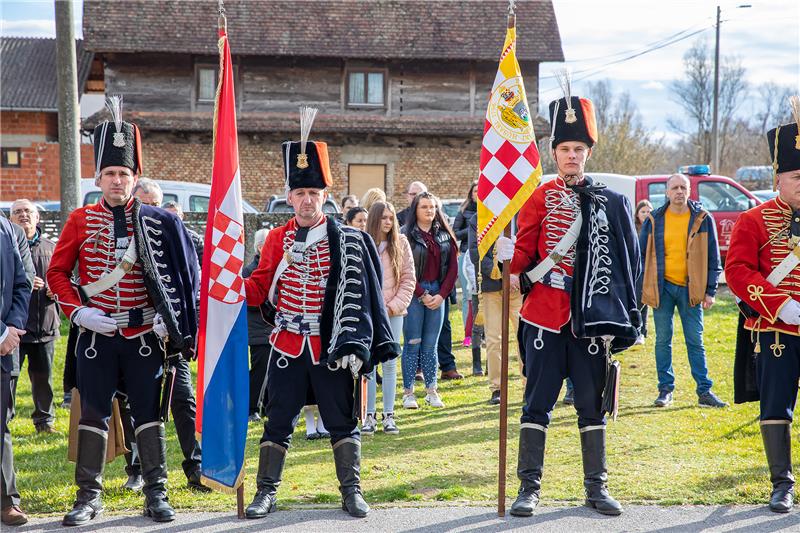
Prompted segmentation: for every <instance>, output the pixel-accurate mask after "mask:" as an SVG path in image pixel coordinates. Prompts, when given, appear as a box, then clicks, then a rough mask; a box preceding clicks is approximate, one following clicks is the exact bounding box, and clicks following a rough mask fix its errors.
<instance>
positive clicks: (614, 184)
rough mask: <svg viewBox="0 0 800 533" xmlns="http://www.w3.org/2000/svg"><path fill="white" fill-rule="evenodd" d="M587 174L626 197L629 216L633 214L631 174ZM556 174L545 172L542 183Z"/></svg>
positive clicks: (633, 193)
mask: <svg viewBox="0 0 800 533" xmlns="http://www.w3.org/2000/svg"><path fill="white" fill-rule="evenodd" d="M587 174H588V175H589V176H591V177H592V179H594V180H596V181H597V182H598V183H602V184H603V185H606V186H607V187H608V188H609V189H611V190H612V191H614V192H618V193H620V194H621V195H623V196H625V197H627V198H628V202H629V203H630V204H631V216H632V215H633V210H634V209H636V202H637V199H636V178H634V177H633V176H626V175H625V174H612V173H609V172H587ZM556 176H558V174H545V175H543V176H542V183H546V182H548V181H550V180H552V179H555V177H556Z"/></svg>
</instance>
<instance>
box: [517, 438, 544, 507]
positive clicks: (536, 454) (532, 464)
mask: <svg viewBox="0 0 800 533" xmlns="http://www.w3.org/2000/svg"><path fill="white" fill-rule="evenodd" d="M546 437H547V433H545V431H544V428H541V429H539V428H538V427H530V426H528V425H524V426H523V427H522V428H520V430H519V458H518V459H517V477H519V480H520V486H519V493H518V494H517V499H516V500H515V501H514V503H513V504H512V505H511V511H510V512H511V514H512V515H513V516H531V515H532V514H533V510H534V509H536V506H537V505H538V504H539V491H540V490H541V488H542V469H543V467H544V444H545V439H546Z"/></svg>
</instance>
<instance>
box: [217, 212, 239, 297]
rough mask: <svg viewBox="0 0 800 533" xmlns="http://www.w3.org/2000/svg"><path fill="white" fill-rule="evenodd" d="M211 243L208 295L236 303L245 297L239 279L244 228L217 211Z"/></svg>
mask: <svg viewBox="0 0 800 533" xmlns="http://www.w3.org/2000/svg"><path fill="white" fill-rule="evenodd" d="M211 244H212V253H211V266H210V272H209V277H208V283H209V285H208V295H209V296H210V297H211V298H214V299H215V300H219V301H221V302H224V303H229V304H235V303H239V302H241V301H242V300H244V298H245V292H244V281H243V279H242V265H244V228H243V227H242V225H241V224H240V223H238V222H237V221H235V220H233V219H232V218H230V217H229V216H227V215H225V214H223V213H222V212H221V211H217V213H216V216H215V217H214V230H213V233H212V235H211Z"/></svg>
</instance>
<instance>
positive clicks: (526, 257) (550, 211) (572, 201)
mask: <svg viewBox="0 0 800 533" xmlns="http://www.w3.org/2000/svg"><path fill="white" fill-rule="evenodd" d="M579 210H580V207H579V203H578V195H577V193H575V191H573V190H572V189H570V188H568V187H567V186H566V184H565V183H564V180H562V179H561V178H556V179H554V180H553V181H549V182H547V183H545V184H543V185H541V186H539V187H538V188H537V189H536V190H535V191H533V194H532V195H531V197H530V198H529V199H528V201H527V202H525V205H524V206H522V209H521V210H520V212H519V217H518V224H519V231H518V233H517V243H516V246H515V248H514V258H513V259H512V260H511V273H512V274H520V273H522V272H524V271H526V270H529V269H530V268H531V267H532V266H534V265H535V264H536V263H538V262H540V261H541V260H542V259H544V258H545V257H547V256H548V255H549V254H550V252H552V251H553V249H554V248H555V247H556V245H557V244H558V243H559V242H560V241H561V239H562V237H563V236H564V234H565V233H566V232H567V230H568V229H569V227H570V226H571V225H572V223H573V222H574V221H575V218H576V217H577V215H578V212H579ZM574 264H575V249H574V246H573V248H572V249H571V250H570V252H569V254H567V255H566V256H565V257H564V258H563V259H562V260H561V261H560V262H559V263H557V264H556V265H555V266H554V267H553V270H554V271H560V272H561V273H562V274H564V275H567V276H572V272H573V266H574ZM520 316H521V318H522V320H524V321H525V322H527V323H529V324H532V325H534V326H536V327H540V328H542V329H546V330H548V331H553V332H559V331H560V330H561V328H562V327H563V326H564V324H566V323H567V322H569V319H570V295H569V293H568V292H566V291H564V290H561V289H555V288H553V287H550V286H548V285H543V284H542V283H535V284H534V285H533V288H532V289H531V292H530V293H529V294H528V296H527V298H525V302H524V303H523V304H522V310H521V312H520Z"/></svg>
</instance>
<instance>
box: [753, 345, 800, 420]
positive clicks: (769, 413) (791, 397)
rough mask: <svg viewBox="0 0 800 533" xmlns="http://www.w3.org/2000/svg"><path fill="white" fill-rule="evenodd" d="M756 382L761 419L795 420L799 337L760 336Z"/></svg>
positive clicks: (798, 370) (799, 366)
mask: <svg viewBox="0 0 800 533" xmlns="http://www.w3.org/2000/svg"><path fill="white" fill-rule="evenodd" d="M758 342H759V344H760V345H761V352H760V353H759V354H758V355H757V356H756V357H757V359H756V379H757V382H758V393H759V397H760V398H761V402H760V403H761V420H792V414H793V413H794V406H795V403H797V380H798V378H800V337H797V336H796V335H787V334H786V333H775V332H774V331H769V332H764V333H759V338H758Z"/></svg>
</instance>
